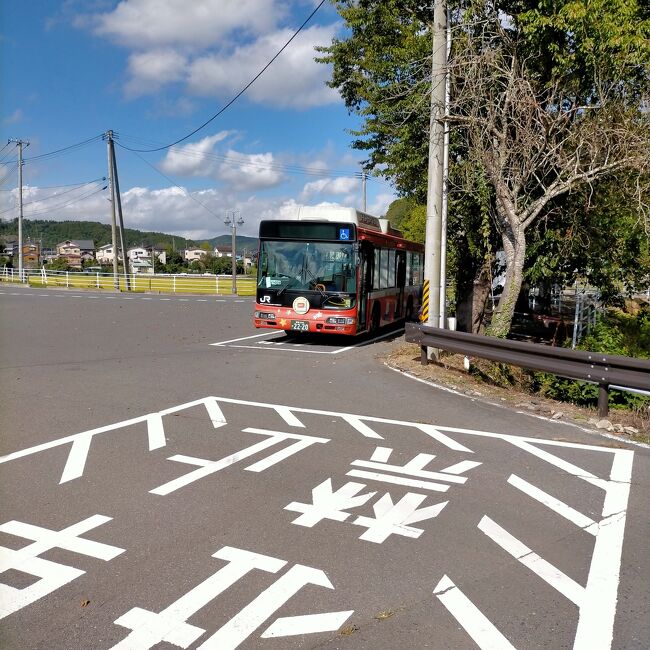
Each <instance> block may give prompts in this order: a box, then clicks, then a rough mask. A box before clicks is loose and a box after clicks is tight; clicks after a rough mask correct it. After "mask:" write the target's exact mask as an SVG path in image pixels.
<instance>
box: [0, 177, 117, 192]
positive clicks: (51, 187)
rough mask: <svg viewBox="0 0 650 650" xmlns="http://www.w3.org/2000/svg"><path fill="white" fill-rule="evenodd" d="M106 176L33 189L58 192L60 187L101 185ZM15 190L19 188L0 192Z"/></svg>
mask: <svg viewBox="0 0 650 650" xmlns="http://www.w3.org/2000/svg"><path fill="white" fill-rule="evenodd" d="M105 180H106V176H102V177H101V178H95V179H94V180H92V181H86V182H85V183H81V182H80V183H67V184H66V185H35V186H33V187H37V188H38V189H39V190H58V189H59V188H60V187H81V186H82V185H89V184H90V183H99V181H105ZM26 187H32V186H29V185H28V186H26ZM14 189H17V188H12V189H10V190H0V192H13V191H14Z"/></svg>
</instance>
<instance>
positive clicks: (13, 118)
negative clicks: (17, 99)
mask: <svg viewBox="0 0 650 650" xmlns="http://www.w3.org/2000/svg"><path fill="white" fill-rule="evenodd" d="M23 117H24V116H23V112H22V110H21V109H20V108H17V109H16V110H15V111H14V112H13V113H12V114H11V115H7V116H6V117H5V118H4V119H3V120H2V123H3V124H4V125H5V126H9V125H11V124H17V123H18V122H21V121H22V120H23Z"/></svg>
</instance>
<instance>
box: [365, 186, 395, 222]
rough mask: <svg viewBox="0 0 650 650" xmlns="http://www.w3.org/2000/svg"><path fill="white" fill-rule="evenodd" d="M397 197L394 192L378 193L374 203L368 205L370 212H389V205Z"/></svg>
mask: <svg viewBox="0 0 650 650" xmlns="http://www.w3.org/2000/svg"><path fill="white" fill-rule="evenodd" d="M396 198H397V196H396V195H395V194H393V193H392V192H382V193H379V194H377V196H375V198H374V199H373V201H372V203H371V204H370V205H369V206H368V212H369V213H370V214H374V215H377V216H379V217H381V216H383V215H385V214H386V212H388V206H389V205H390V204H391V203H392V202H393V201H394V200H395V199H396Z"/></svg>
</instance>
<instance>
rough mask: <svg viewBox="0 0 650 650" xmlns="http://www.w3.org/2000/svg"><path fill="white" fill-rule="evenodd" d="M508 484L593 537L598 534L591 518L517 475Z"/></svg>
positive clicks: (512, 475)
mask: <svg viewBox="0 0 650 650" xmlns="http://www.w3.org/2000/svg"><path fill="white" fill-rule="evenodd" d="M508 483H510V485H512V486H514V487H516V488H517V489H518V490H521V491H522V492H523V493H524V494H527V495H528V496H529V497H531V498H533V499H535V501H539V502H540V503H541V504H543V505H545V506H546V507H547V508H549V509H550V510H552V511H553V512H556V513H557V514H558V515H560V516H561V517H564V518H565V519H567V520H569V521H570V522H572V523H574V524H575V525H576V526H578V527H579V528H584V529H585V531H586V532H588V533H591V534H592V535H596V534H597V532H598V524H597V523H596V522H595V521H594V520H593V519H591V518H590V517H587V516H586V515H583V514H582V513H581V512H578V511H577V510H575V509H574V508H572V507H571V506H569V505H567V504H566V503H564V501H560V500H559V499H556V498H555V497H552V496H551V495H550V494H547V493H546V492H544V491H542V490H540V489H539V488H537V487H535V486H534V485H532V484H531V483H529V482H528V481H525V480H524V479H522V478H519V477H518V476H517V475H516V474H511V475H510V478H509V479H508Z"/></svg>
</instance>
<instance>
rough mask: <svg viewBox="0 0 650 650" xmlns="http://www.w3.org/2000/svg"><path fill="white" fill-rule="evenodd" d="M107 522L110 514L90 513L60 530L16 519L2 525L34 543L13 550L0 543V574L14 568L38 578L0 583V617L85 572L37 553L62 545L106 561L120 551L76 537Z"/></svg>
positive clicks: (29, 603)
mask: <svg viewBox="0 0 650 650" xmlns="http://www.w3.org/2000/svg"><path fill="white" fill-rule="evenodd" d="M109 521H111V518H110V517H104V516H102V515H93V516H92V517H88V519H84V520H83V521H80V522H78V523H76V524H73V525H72V526H68V527H67V528H64V529H63V530H60V531H57V530H49V529H48V528H42V527H40V526H33V525H31V524H25V523H22V522H20V521H8V522H6V523H4V524H2V526H0V532H3V533H7V534H9V535H16V536H18V537H24V538H26V539H31V540H34V542H33V544H29V545H28V546H24V547H23V548H21V549H18V550H17V551H15V550H13V549H10V548H5V547H4V546H0V574H2V572H4V571H8V570H9V569H17V570H19V571H22V572H24V573H28V574H31V575H33V576H37V577H38V578H40V580H37V581H36V582H34V583H33V584H31V585H29V586H27V587H24V588H23V589H16V588H14V587H11V586H9V585H6V584H3V583H0V619H1V618H4V617H5V616H8V615H9V614H12V613H13V612H17V611H18V610H19V609H22V608H23V607H26V606H27V605H31V604H32V603H34V602H36V601H37V600H40V599H41V598H43V596H46V595H47V594H50V593H52V592H53V591H55V590H57V589H59V588H60V587H62V586H63V585H66V584H67V583H68V582H71V581H72V580H74V579H75V578H78V577H79V576H81V575H83V574H84V573H85V571H82V570H81V569H75V568H73V567H70V566H67V565H65V564H59V563H58V562H53V561H51V560H46V559H43V558H41V557H38V556H39V555H41V554H43V553H45V552H47V551H49V550H51V549H53V548H62V549H65V550H66V551H72V552H73V553H79V554H81V555H87V556H89V557H94V558H97V559H99V560H104V561H108V560H112V559H113V558H115V557H117V556H118V555H120V554H121V553H124V549H123V548H118V547H117V546H110V545H109V544H102V543H100V542H94V541H91V540H89V539H83V538H81V537H79V536H80V535H82V534H84V533H87V532H88V531H90V530H92V529H93V528H97V527H98V526H101V525H102V524H105V523H107V522H109Z"/></svg>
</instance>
